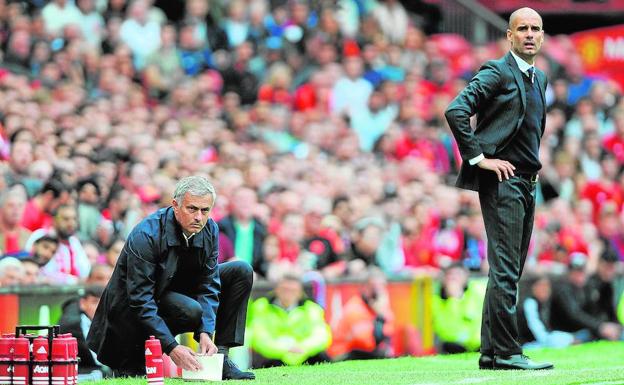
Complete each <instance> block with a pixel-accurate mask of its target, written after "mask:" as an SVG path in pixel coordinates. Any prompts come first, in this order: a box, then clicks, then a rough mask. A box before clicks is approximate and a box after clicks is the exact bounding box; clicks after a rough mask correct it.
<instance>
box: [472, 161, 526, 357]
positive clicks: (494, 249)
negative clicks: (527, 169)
mask: <svg viewBox="0 0 624 385" xmlns="http://www.w3.org/2000/svg"><path fill="white" fill-rule="evenodd" d="M479 178H480V179H479V201H480V203H481V211H482V213H483V221H484V223H485V231H486V233H487V238H488V250H487V254H488V255H487V257H488V263H489V265H490V271H489V274H488V285H487V291H486V293H485V300H484V303H483V320H482V323H481V353H483V354H488V355H492V354H497V355H501V356H506V355H512V354H520V353H522V347H521V346H520V344H519V342H518V334H519V332H518V321H517V309H516V306H517V297H518V281H519V280H520V276H521V275H522V269H523V268H524V263H525V261H526V257H527V252H528V249H529V241H530V239H531V232H532V230H533V219H534V216H535V184H534V183H532V182H531V181H529V180H527V179H524V178H521V177H518V176H514V177H511V178H510V179H508V180H503V181H502V182H499V181H498V179H497V177H496V174H495V173H494V172H491V171H485V170H480V175H479Z"/></svg>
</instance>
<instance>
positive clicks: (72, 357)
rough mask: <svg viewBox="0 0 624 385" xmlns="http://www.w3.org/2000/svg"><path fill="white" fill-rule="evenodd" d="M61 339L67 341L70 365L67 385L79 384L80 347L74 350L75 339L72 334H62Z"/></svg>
mask: <svg viewBox="0 0 624 385" xmlns="http://www.w3.org/2000/svg"><path fill="white" fill-rule="evenodd" d="M59 337H60V338H64V339H66V340H67V360H68V363H67V364H68V365H69V368H68V369H67V372H68V374H67V384H68V385H75V384H77V383H78V367H77V356H78V346H76V347H75V348H74V340H75V338H74V337H73V336H72V334H71V333H65V334H60V335H59Z"/></svg>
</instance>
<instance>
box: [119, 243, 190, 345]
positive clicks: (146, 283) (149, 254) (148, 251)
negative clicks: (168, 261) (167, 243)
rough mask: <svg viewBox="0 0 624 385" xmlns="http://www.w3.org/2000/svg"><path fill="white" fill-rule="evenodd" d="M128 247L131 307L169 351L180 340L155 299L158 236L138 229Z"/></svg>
mask: <svg viewBox="0 0 624 385" xmlns="http://www.w3.org/2000/svg"><path fill="white" fill-rule="evenodd" d="M125 248H126V250H127V252H128V272H127V276H128V284H127V291H128V292H127V294H128V298H129V302H130V308H131V309H132V310H133V313H135V314H136V315H137V319H138V321H139V322H140V323H141V325H142V326H143V327H144V329H145V330H146V331H147V332H148V333H149V335H154V336H155V337H156V338H158V339H159V340H160V342H161V344H162V348H163V352H165V353H167V354H169V352H171V350H173V348H175V347H176V346H177V345H178V343H177V342H176V340H175V338H174V336H173V334H171V331H170V330H169V327H167V324H165V321H164V320H163V319H162V318H161V317H160V316H159V315H158V306H157V305H156V301H155V299H154V293H155V285H156V279H157V277H156V255H157V251H156V248H155V246H154V239H153V237H150V236H149V235H148V234H146V233H144V232H136V233H133V234H131V236H130V237H129V238H128V240H127V241H126V245H125Z"/></svg>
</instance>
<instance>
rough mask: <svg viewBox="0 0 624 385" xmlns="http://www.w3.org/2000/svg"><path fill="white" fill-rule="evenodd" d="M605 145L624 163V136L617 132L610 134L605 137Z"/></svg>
mask: <svg viewBox="0 0 624 385" xmlns="http://www.w3.org/2000/svg"><path fill="white" fill-rule="evenodd" d="M603 146H604V148H606V149H607V150H609V151H610V152H611V153H613V155H615V158H616V159H617V160H618V162H619V163H620V164H624V138H622V137H620V136H618V135H617V134H612V135H609V136H607V137H606V138H605V140H604V142H603Z"/></svg>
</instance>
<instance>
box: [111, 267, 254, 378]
mask: <svg viewBox="0 0 624 385" xmlns="http://www.w3.org/2000/svg"><path fill="white" fill-rule="evenodd" d="M219 274H220V278H221V292H220V293H219V308H218V310H217V320H216V325H215V327H216V330H215V344H216V345H218V346H227V347H235V346H242V345H243V343H244V342H245V323H246V319H247V305H248V301H249V295H250V294H251V286H252V283H253V270H252V268H251V266H249V264H247V263H245V262H242V261H232V262H225V263H221V264H219ZM158 314H159V315H160V316H161V317H162V318H163V320H164V321H165V323H166V324H167V326H168V327H169V330H170V331H171V333H172V334H173V335H174V336H175V335H178V334H181V333H186V332H194V331H196V330H197V328H198V327H199V326H200V325H201V316H202V308H201V306H200V304H199V302H197V301H196V300H195V299H193V298H191V297H189V296H187V295H184V294H180V293H177V292H174V291H166V292H165V293H164V294H163V295H162V297H161V298H160V302H159V305H158ZM140 352H141V355H138V356H137V357H128V359H127V361H126V362H125V363H124V364H122V368H120V369H119V370H116V371H115V372H116V373H115V374H116V375H117V376H121V377H125V376H141V375H144V374H145V357H143V355H142V352H143V348H142V347H141V350H140Z"/></svg>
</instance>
